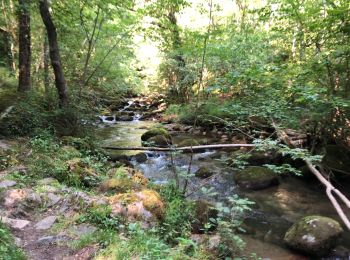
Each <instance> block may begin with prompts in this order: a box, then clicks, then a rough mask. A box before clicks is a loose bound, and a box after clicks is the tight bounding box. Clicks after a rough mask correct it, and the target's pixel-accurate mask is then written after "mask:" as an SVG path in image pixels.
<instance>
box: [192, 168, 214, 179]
mask: <svg viewBox="0 0 350 260" xmlns="http://www.w3.org/2000/svg"><path fill="white" fill-rule="evenodd" d="M212 175H213V173H212V172H211V171H210V170H209V169H208V168H206V167H201V168H199V169H198V171H196V172H195V176H196V177H198V178H201V179H205V178H208V177H210V176H212Z"/></svg>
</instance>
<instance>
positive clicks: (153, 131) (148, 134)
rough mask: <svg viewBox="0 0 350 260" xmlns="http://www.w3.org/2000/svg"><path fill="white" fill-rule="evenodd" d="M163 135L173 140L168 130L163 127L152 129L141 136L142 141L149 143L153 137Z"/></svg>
mask: <svg viewBox="0 0 350 260" xmlns="http://www.w3.org/2000/svg"><path fill="white" fill-rule="evenodd" d="M157 135H161V136H164V137H166V138H167V139H171V137H170V135H169V132H168V130H166V129H165V128H162V127H156V128H152V129H150V130H148V131H146V132H145V133H143V134H142V135H141V141H148V140H149V139H150V138H151V137H154V136H157Z"/></svg>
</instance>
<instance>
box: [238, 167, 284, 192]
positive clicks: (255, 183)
mask: <svg viewBox="0 0 350 260" xmlns="http://www.w3.org/2000/svg"><path fill="white" fill-rule="evenodd" d="M234 180H235V181H236V183H237V184H238V185H240V186H242V187H244V188H247V189H252V190H259V189H264V188H267V187H269V186H272V185H277V184H278V183H279V181H278V177H277V175H276V174H275V173H274V172H273V171H272V170H270V169H268V168H265V167H258V166H250V167H247V168H245V169H244V170H241V171H239V172H237V173H235V175H234Z"/></svg>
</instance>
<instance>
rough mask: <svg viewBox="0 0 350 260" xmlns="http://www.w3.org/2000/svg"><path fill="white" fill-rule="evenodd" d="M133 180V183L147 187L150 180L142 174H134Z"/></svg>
mask: <svg viewBox="0 0 350 260" xmlns="http://www.w3.org/2000/svg"><path fill="white" fill-rule="evenodd" d="M131 179H132V181H133V182H135V183H137V184H140V185H143V186H146V185H147V184H148V179H147V178H146V177H145V176H144V175H143V174H142V173H141V172H136V173H134V175H133V176H132V177H131Z"/></svg>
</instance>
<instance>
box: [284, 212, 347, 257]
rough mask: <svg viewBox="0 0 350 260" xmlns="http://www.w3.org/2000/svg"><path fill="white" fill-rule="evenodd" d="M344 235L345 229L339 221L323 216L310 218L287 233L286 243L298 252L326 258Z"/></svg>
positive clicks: (301, 221) (295, 225) (306, 218)
mask: <svg viewBox="0 0 350 260" xmlns="http://www.w3.org/2000/svg"><path fill="white" fill-rule="evenodd" d="M342 233H343V229H342V227H341V226H340V224H339V223H338V222H337V221H335V220H333V219H331V218H327V217H322V216H308V217H305V218H303V219H301V220H300V221H299V222H297V223H295V224H294V225H293V226H292V227H291V228H290V229H289V230H288V231H287V233H286V235H285V237H284V241H285V243H286V244H287V245H288V246H289V247H290V248H292V249H295V250H297V251H300V252H303V253H306V254H309V255H313V256H324V255H326V254H327V253H329V252H330V250H331V249H332V248H334V246H335V245H336V243H337V239H338V238H339V237H340V236H341V234H342Z"/></svg>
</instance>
